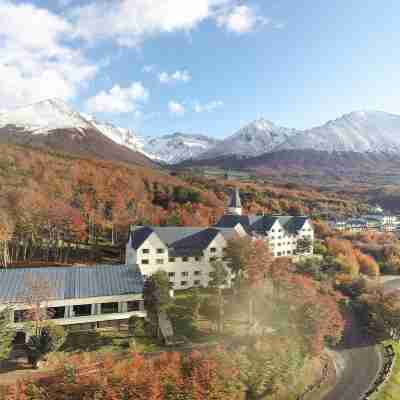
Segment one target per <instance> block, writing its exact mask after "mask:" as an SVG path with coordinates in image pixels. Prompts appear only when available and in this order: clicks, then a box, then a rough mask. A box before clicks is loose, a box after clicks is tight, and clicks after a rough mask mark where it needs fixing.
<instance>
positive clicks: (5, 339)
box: [0, 309, 16, 361]
mask: <svg viewBox="0 0 400 400" xmlns="http://www.w3.org/2000/svg"><path fill="white" fill-rule="evenodd" d="M9 315H10V310H9V309H5V310H3V311H1V312H0V361H1V360H5V359H6V358H7V357H8V356H9V355H10V352H11V350H12V343H13V340H14V337H15V334H16V332H15V328H14V327H13V326H12V325H11V321H10V318H9Z"/></svg>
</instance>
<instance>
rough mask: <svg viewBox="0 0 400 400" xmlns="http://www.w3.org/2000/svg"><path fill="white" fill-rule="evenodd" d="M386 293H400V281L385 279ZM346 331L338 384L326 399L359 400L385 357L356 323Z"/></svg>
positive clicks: (339, 354)
mask: <svg viewBox="0 0 400 400" xmlns="http://www.w3.org/2000/svg"><path fill="white" fill-rule="evenodd" d="M383 285H384V289H385V292H391V291H394V290H400V278H399V277H388V278H386V279H384V283H383ZM350 325H351V326H350V327H349V328H348V329H347V330H346V332H345V339H344V344H343V346H342V347H341V348H339V349H338V350H337V351H336V372H337V383H336V385H335V386H334V388H333V389H332V390H331V391H330V392H329V393H328V394H327V395H326V396H325V397H324V398H323V399H324V400H358V399H359V398H360V397H361V396H362V395H363V394H364V392H366V391H367V390H368V388H369V386H370V385H371V383H372V382H373V381H374V380H375V377H376V375H377V374H378V372H379V370H380V368H381V365H382V359H381V354H380V352H379V351H377V349H376V347H375V346H373V345H372V344H370V343H368V341H367V339H366V338H365V337H364V336H363V335H362V333H361V331H360V329H359V327H358V326H357V323H356V322H355V321H353V323H352V324H350Z"/></svg>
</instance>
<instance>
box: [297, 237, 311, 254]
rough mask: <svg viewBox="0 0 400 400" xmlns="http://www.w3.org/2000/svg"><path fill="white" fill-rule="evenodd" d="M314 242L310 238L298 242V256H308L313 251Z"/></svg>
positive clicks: (303, 238)
mask: <svg viewBox="0 0 400 400" xmlns="http://www.w3.org/2000/svg"><path fill="white" fill-rule="evenodd" d="M311 247H312V242H311V239H310V238H308V237H302V238H300V239H299V240H298V241H297V246H296V254H299V255H302V254H307V253H309V252H310V251H311Z"/></svg>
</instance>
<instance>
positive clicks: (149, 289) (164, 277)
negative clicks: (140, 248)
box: [143, 270, 171, 336]
mask: <svg viewBox="0 0 400 400" xmlns="http://www.w3.org/2000/svg"><path fill="white" fill-rule="evenodd" d="M169 291H170V282H169V278H168V274H167V273H166V272H165V271H161V270H159V271H157V272H155V273H154V274H153V275H151V276H150V277H149V278H147V280H146V282H145V283H144V288H143V300H144V306H145V308H146V311H147V316H148V318H149V320H150V322H151V324H152V325H153V327H154V329H155V332H156V335H157V336H159V334H160V332H159V326H158V314H159V313H160V312H162V311H166V310H167V308H168V307H169V306H170V304H171V297H170V294H169Z"/></svg>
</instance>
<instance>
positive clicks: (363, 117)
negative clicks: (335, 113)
mask: <svg viewBox="0 0 400 400" xmlns="http://www.w3.org/2000/svg"><path fill="white" fill-rule="evenodd" d="M283 149H295V150H300V149H312V150H320V151H329V152H335V151H353V152H358V153H366V152H373V153H377V152H379V153H382V152H383V153H393V152H398V151H400V116H398V115H394V114H389V113H385V112H382V111H354V112H351V113H349V114H345V115H343V116H342V117H340V118H337V119H335V120H333V121H329V122H327V123H326V124H324V125H322V126H319V127H315V128H312V129H308V130H305V131H302V132H301V133H300V134H298V135H296V136H293V137H290V138H288V140H286V141H285V142H284V143H282V144H281V145H280V146H277V147H276V148H275V149H274V150H283Z"/></svg>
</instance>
